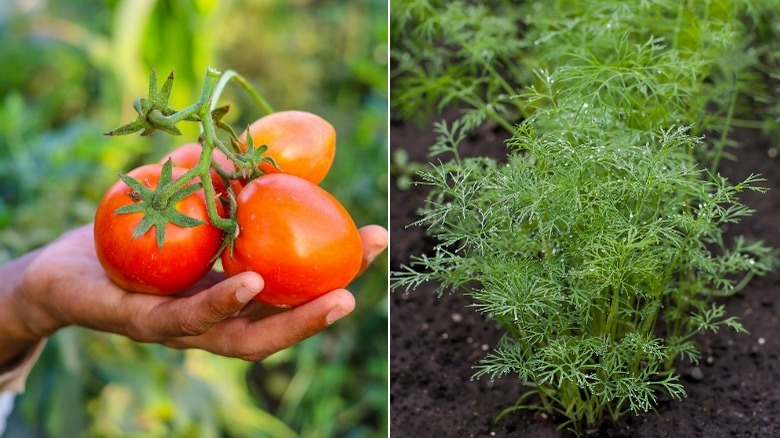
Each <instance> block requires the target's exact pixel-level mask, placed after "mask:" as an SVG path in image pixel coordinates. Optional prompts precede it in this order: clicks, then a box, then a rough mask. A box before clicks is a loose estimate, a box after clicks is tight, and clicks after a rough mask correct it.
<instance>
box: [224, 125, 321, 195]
mask: <svg viewBox="0 0 780 438" xmlns="http://www.w3.org/2000/svg"><path fill="white" fill-rule="evenodd" d="M249 133H250V134H251V135H252V140H253V141H254V145H255V147H260V146H262V145H264V144H265V145H268V151H267V152H266V155H267V156H269V157H273V159H274V160H275V161H276V165H277V166H279V168H280V169H281V173H286V174H289V175H295V176H298V177H301V178H303V179H305V180H308V181H311V182H313V183H314V184H319V183H320V181H322V180H323V178H325V175H327V174H328V170H330V166H331V165H332V164H333V158H334V156H335V155H336V130H335V129H334V128H333V125H331V124H330V123H328V122H327V121H326V120H325V119H323V118H322V117H320V116H318V115H316V114H312V113H308V112H305V111H279V112H276V113H272V114H269V115H267V116H265V117H261V118H260V119H258V120H256V121H255V122H254V123H252V124H251V125H249ZM246 135H247V132H246V131H244V132H243V133H242V134H241V136H240V137H239V146H240V147H241V149H242V150H243V151H246ZM260 169H261V170H262V171H263V172H265V173H278V172H280V170H277V169H276V168H274V167H273V166H272V165H271V164H268V163H264V164H262V165H261V166H260Z"/></svg>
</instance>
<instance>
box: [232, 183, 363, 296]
mask: <svg viewBox="0 0 780 438" xmlns="http://www.w3.org/2000/svg"><path fill="white" fill-rule="evenodd" d="M237 202H238V210H237V216H238V217H237V219H238V226H239V233H238V237H237V238H236V241H235V244H234V247H233V258H232V259H231V257H230V254H229V249H227V250H225V251H224V252H223V253H222V265H223V266H224V268H225V272H226V273H227V274H228V275H231V276H232V275H235V274H238V273H239V272H242V271H247V270H251V271H255V272H258V273H259V274H260V275H262V276H263V279H264V280H265V288H264V289H263V291H262V292H261V293H260V294H259V295H258V296H257V297H256V298H255V299H256V300H257V301H260V302H263V303H266V304H271V305H274V306H280V307H291V306H297V305H300V304H303V303H305V302H308V301H311V300H313V299H315V298H317V297H319V296H320V295H323V294H325V293H326V292H330V291H332V290H334V289H339V288H343V287H345V286H346V285H347V284H349V282H350V281H352V279H353V278H354V277H355V275H357V272H358V269H359V268H360V262H361V258H362V244H361V241H360V235H359V234H358V230H357V227H356V226H355V223H354V222H353V221H352V218H351V217H350V216H349V213H347V211H346V210H345V209H344V207H342V206H341V204H339V202H338V201H337V200H336V199H335V198H334V197H333V196H331V195H330V194H329V193H328V192H326V191H325V190H323V189H322V188H320V187H319V186H317V185H316V184H312V183H310V182H309V181H306V180H304V179H302V178H298V177H296V176H292V175H287V174H282V173H277V174H272V175H264V176H261V177H260V178H257V179H255V180H253V181H251V182H250V183H249V184H247V185H246V187H244V190H243V191H242V192H241V194H240V195H239V196H238V199H237Z"/></svg>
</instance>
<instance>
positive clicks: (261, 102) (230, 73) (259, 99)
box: [211, 70, 275, 116]
mask: <svg viewBox="0 0 780 438" xmlns="http://www.w3.org/2000/svg"><path fill="white" fill-rule="evenodd" d="M231 79H235V80H236V82H238V83H239V84H240V85H241V86H242V87H243V88H244V90H246V92H247V93H249V95H250V96H252V98H253V99H254V100H255V103H257V106H259V107H260V110H262V112H263V115H266V116H267V115H268V114H271V113H273V112H275V111H274V109H273V108H272V107H271V105H270V104H269V103H268V101H267V100H266V99H265V97H263V96H262V95H261V94H260V93H258V92H257V90H255V89H254V87H252V85H251V84H249V82H247V80H246V79H244V77H243V76H241V75H240V74H238V73H237V72H235V71H234V70H226V71H225V72H224V73H223V74H222V77H221V78H220V79H219V83H218V84H217V88H216V90H215V91H214V100H213V102H212V103H211V106H212V108H211V109H214V107H215V106H216V104H217V100H219V97H220V96H221V95H222V91H223V90H224V89H225V86H227V83H228V82H229V81H230V80H231Z"/></svg>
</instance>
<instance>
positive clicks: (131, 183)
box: [114, 160, 204, 249]
mask: <svg viewBox="0 0 780 438" xmlns="http://www.w3.org/2000/svg"><path fill="white" fill-rule="evenodd" d="M172 174H173V162H172V161H171V160H168V161H166V162H165V164H163V167H162V170H161V173H160V181H159V183H158V185H157V187H156V188H155V189H150V188H149V187H146V186H145V185H144V184H143V183H141V182H140V181H138V180H137V179H135V178H133V177H131V176H129V175H125V174H120V175H119V178H120V179H121V180H122V181H123V182H124V183H125V184H127V185H128V187H130V188H131V189H132V190H133V191H132V192H130V194H129V196H130V198H131V199H132V200H133V203H132V204H127V205H125V206H123V207H119V208H117V209H116V210H114V214H131V213H143V218H142V219H141V222H140V223H139V224H138V226H137V227H136V228H135V230H134V231H133V238H134V239H135V238H138V237H141V236H143V235H144V234H146V233H147V232H148V231H149V230H150V229H151V228H152V227H155V239H156V241H157V247H158V248H160V249H162V247H163V243H164V242H165V229H166V225H167V224H168V223H172V224H174V225H177V226H180V227H182V228H192V227H197V226H199V225H203V224H204V222H203V221H202V220H200V219H196V218H193V217H190V216H187V215H185V214H183V213H181V212H180V211H178V210H177V209H176V204H178V203H179V201H181V200H183V199H184V198H186V197H187V196H190V195H191V194H193V193H195V192H197V191H198V190H200V189H201V188H202V187H203V184H202V183H201V182H200V181H198V182H195V183H192V184H188V185H186V186H184V187H182V188H181V189H179V190H177V191H175V192H174V193H173V194H172V195H171V196H170V197H168V199H164V198H165V196H163V193H164V192H165V190H166V189H167V187H168V186H169V184H170V183H171V181H172V179H173V177H172Z"/></svg>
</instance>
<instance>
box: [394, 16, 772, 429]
mask: <svg viewBox="0 0 780 438" xmlns="http://www.w3.org/2000/svg"><path fill="white" fill-rule="evenodd" d="M412 3H413V4H421V3H423V4H425V5H428V6H430V3H428V2H412ZM404 5H405V6H407V4H406V3H404ZM746 5H747V3H745V2H736V1H726V0H712V1H708V2H698V1H689V2H672V1H664V0H660V1H649V0H646V1H630V2H623V1H617V0H615V1H606V0H586V1H576V2H574V1H557V2H556V1H550V2H541V1H539V2H531V3H529V4H525V5H523V6H522V7H521V8H519V10H520V11H521V15H520V16H521V17H522V21H523V22H524V23H526V24H527V29H525V31H524V34H523V36H522V39H518V40H513V41H511V42H509V44H510V45H511V46H513V47H520V48H521V49H522V50H523V51H524V54H523V57H522V58H523V59H522V65H518V66H515V67H514V68H522V69H526V70H527V71H533V72H534V75H533V76H527V77H526V79H527V80H528V85H527V86H526V87H524V88H522V89H520V88H518V90H517V91H516V92H515V93H514V94H512V95H513V104H514V105H516V108H519V109H520V110H521V111H522V114H523V115H524V121H523V122H522V123H520V124H519V125H517V126H516V127H514V128H513V129H512V130H511V132H513V133H514V135H513V136H512V138H511V139H510V140H509V141H508V147H509V152H508V161H507V163H505V164H498V163H497V162H495V161H494V160H491V159H488V158H468V159H461V157H460V155H459V154H458V145H459V143H460V141H461V140H462V139H463V138H464V133H466V132H468V131H469V130H470V129H471V128H472V127H473V126H474V123H475V120H478V118H476V117H475V116H474V114H476V113H474V112H469V113H466V115H464V118H462V119H460V120H457V121H455V122H454V123H452V124H451V125H449V126H448V125H447V124H446V123H440V124H438V125H437V127H436V129H437V132H438V133H439V135H440V138H439V141H438V142H437V144H436V145H434V146H433V147H432V148H431V152H432V153H433V154H438V155H441V154H444V153H447V152H449V153H452V156H453V158H452V159H451V160H450V161H448V162H445V163H440V164H438V165H435V166H433V167H432V168H431V169H430V170H428V171H425V172H422V173H421V178H422V183H423V184H427V185H430V186H432V187H433V191H432V193H431V195H430V196H429V198H428V201H427V202H426V205H425V206H424V208H423V209H422V218H421V219H420V220H419V221H418V222H417V223H416V225H420V226H424V227H427V229H428V231H429V233H430V234H431V235H433V236H435V237H436V238H438V240H439V241H440V244H439V245H437V246H436V248H435V250H434V253H433V254H431V255H421V256H418V257H415V258H413V261H412V263H411V265H410V266H404V267H403V268H402V269H401V270H400V271H399V272H395V273H393V287H394V288H406V290H411V289H414V288H416V287H417V286H418V285H419V284H421V283H422V282H425V281H435V282H437V283H438V285H439V292H440V293H443V292H444V291H447V290H453V291H463V292H464V293H466V294H468V295H469V296H470V297H471V298H472V300H473V303H474V305H475V306H476V307H477V308H478V309H479V310H480V312H482V313H483V314H485V315H486V316H487V317H488V318H490V319H492V320H494V321H496V322H498V323H499V324H500V325H501V326H502V327H503V329H504V330H505V334H504V336H503V337H502V339H501V341H500V343H499V345H498V346H497V347H496V348H495V349H494V350H493V351H492V352H491V353H490V354H488V355H487V356H486V357H485V358H484V359H483V360H482V361H481V363H480V364H479V365H478V367H477V372H476V375H475V377H479V376H489V377H490V378H496V377H502V376H505V375H507V374H512V375H516V376H517V377H518V378H519V379H520V381H521V382H523V383H525V384H529V385H531V386H532V387H533V388H534V389H533V390H532V391H530V392H529V393H527V394H526V395H525V396H524V397H523V398H522V399H521V400H519V401H518V403H517V405H516V406H515V407H513V408H510V409H508V410H507V411H511V410H513V409H524V408H532V409H543V410H545V411H548V412H556V413H558V414H560V415H561V416H562V417H564V418H565V421H563V422H562V424H561V427H568V428H569V429H571V430H572V431H574V432H575V433H577V434H579V433H581V432H582V430H583V428H590V427H594V426H596V425H598V424H599V423H600V422H601V421H602V420H603V419H604V418H611V419H612V420H616V419H617V418H618V417H619V416H620V415H621V414H623V413H625V412H627V411H634V412H639V411H647V410H649V409H650V408H651V407H652V406H653V404H654V401H655V400H656V397H657V394H658V393H659V392H665V393H667V394H669V395H671V396H672V397H675V398H680V397H681V396H682V395H683V394H684V389H683V387H682V385H681V384H680V382H679V377H678V375H677V373H676V372H675V369H674V364H675V361H676V360H677V359H680V358H683V359H686V360H690V361H693V362H696V361H698V359H699V352H698V349H697V345H696V344H695V342H694V336H695V335H697V334H698V333H701V332H703V331H707V330H709V331H717V330H718V329H719V328H720V327H723V326H726V327H730V328H732V329H735V330H737V331H744V329H743V327H742V325H741V324H740V323H739V322H738V321H737V320H736V319H735V318H733V317H726V316H725V310H724V307H723V306H722V305H721V304H718V303H715V302H714V301H713V298H714V297H719V296H727V295H731V294H733V293H735V292H736V291H738V290H740V289H741V288H742V287H744V286H745V284H746V283H747V281H749V279H750V278H751V277H752V276H754V275H762V274H765V273H766V272H768V271H769V270H770V269H772V268H773V266H774V263H775V260H774V258H773V257H772V255H771V250H770V249H769V248H767V247H765V246H764V245H763V244H761V243H748V242H746V241H745V240H743V239H741V238H737V239H736V240H735V241H734V242H729V243H727V242H725V241H724V237H723V232H722V226H723V225H724V224H728V223H734V222H738V221H739V220H740V219H741V218H742V217H745V216H748V215H750V214H751V213H752V210H750V209H749V208H748V207H747V206H745V205H743V204H741V203H740V202H739V200H738V194H739V193H740V192H743V191H745V190H754V191H759V192H760V191H762V190H763V189H761V188H760V186H759V185H760V182H761V181H762V180H761V178H760V177H758V176H751V177H749V178H747V179H746V180H745V181H743V182H740V183H737V184H731V183H730V182H729V181H727V180H726V179H725V178H723V177H721V176H720V175H719V174H717V173H716V172H715V171H714V169H716V168H717V164H718V160H720V158H721V156H722V154H723V147H724V146H725V145H726V144H727V143H726V135H727V134H728V131H729V129H730V127H731V126H732V123H733V122H734V120H736V119H735V117H734V115H735V113H736V112H737V111H738V109H739V105H738V102H739V99H738V98H737V96H738V95H739V94H740V93H741V91H740V90H741V89H742V88H744V87H747V86H748V85H749V83H750V82H751V80H752V79H751V75H750V74H748V73H749V72H750V71H751V68H752V66H754V65H755V62H754V61H755V59H753V58H754V57H755V55H754V54H750V53H748V55H747V56H746V57H742V58H740V57H739V56H737V54H739V53H745V52H746V47H747V45H746V44H747V43H746V42H747V41H749V40H750V32H749V28H748V27H747V26H746V25H744V24H742V22H741V21H739V20H737V19H735V17H740V16H742V15H744V14H748V13H749V12H750V11H751V10H752V9H749V8H747V9H746ZM394 7H395V5H394ZM460 7H461V9H462V8H463V7H464V6H463V5H462V4H461V5H460ZM410 10H413V9H410ZM400 11H401V12H403V11H404V9H403V8H401V9H400ZM425 11H426V12H425V13H426V14H429V15H428V16H423V15H409V16H412V17H418V19H419V20H420V21H418V22H416V23H414V24H415V26H417V27H416V28H415V29H413V30H412V31H411V34H414V32H415V31H416V30H417V31H419V32H421V35H432V34H433V32H432V31H430V30H426V31H421V30H419V28H423V27H425V25H424V23H425V20H423V18H425V19H426V20H427V19H432V20H434V21H435V22H437V23H439V24H438V25H439V26H442V28H441V29H439V28H436V31H437V32H439V34H441V35H447V29H446V23H447V22H446V21H444V20H443V19H439V20H436V19H435V15H433V14H434V13H435V12H436V11H439V12H440V11H441V9H438V10H434V9H432V8H428V9H425ZM399 13H400V12H399ZM407 14H410V13H408V12H407ZM396 31H397V32H400V31H398V30H396ZM456 33H457V32H456ZM433 41H434V42H436V44H437V46H439V47H440V48H444V49H446V48H447V47H450V46H452V45H456V46H457V44H460V41H459V40H453V41H451V40H449V39H446V38H445V39H442V40H435V39H434V40H433ZM456 41H457V42H456ZM436 50H437V49H435V48H430V51H431V53H434V52H436ZM734 59H742V61H739V62H738V61H734ZM452 60H453V59H452V58H447V57H446V56H442V57H441V58H439V59H438V61H437V62H439V63H440V64H441V65H440V67H438V68H440V70H438V72H439V73H440V74H441V75H442V76H446V74H447V72H449V71H450V70H447V69H449V68H456V69H457V68H460V66H458V67H452V66H450V65H449V64H448V62H450V61H452ZM423 68H424V67H421V69H423ZM475 68H476V67H475ZM426 71H428V70H426ZM479 71H480V70H479V69H478V68H477V69H475V70H474V71H473V72H471V73H468V74H473V75H474V76H476V78H475V80H477V79H483V78H484V79H485V80H486V81H488V82H490V81H491V80H494V78H493V79H492V77H491V76H489V75H488V76H484V75H482V76H480V75H479V74H478V73H479ZM501 72H502V74H512V75H514V78H513V81H514V80H515V79H518V78H523V76H522V75H521V74H518V73H513V72H512V70H511V69H504V70H501ZM406 73H407V72H406V71H405V72H404V74H406ZM458 73H463V71H458ZM419 74H420V77H422V76H424V71H423V70H421V71H420V72H419ZM463 74H464V75H466V76H468V74H467V73H463ZM430 79H431V80H432V81H438V79H436V78H435V77H431V78H430ZM458 81H460V82H459V83H465V82H467V81H466V80H465V79H462V78H458ZM513 81H506V82H505V83H513ZM397 84H398V85H399V86H405V85H407V82H401V81H399V82H397ZM486 90H487V91H489V90H491V89H490V87H489V86H485V87H483V89H482V90H481V91H479V92H482V93H483V94H481V97H482V98H483V99H485V100H483V101H482V102H489V101H490V99H491V95H490V94H489V93H485V91H486ZM457 91H458V90H453V91H452V93H456V92H457ZM404 93H405V90H403V89H402V90H397V91H396V96H402V97H403V96H405V94H404ZM443 101H444V102H445V103H451V102H452V99H450V98H449V97H447V98H444V100H443ZM464 102H466V103H467V104H469V103H470V102H469V101H468V100H464ZM403 104H404V102H401V103H400V105H401V106H402V105H403ZM475 107H476V106H475ZM484 115H485V117H492V116H491V115H489V114H486V113H485V114H484ZM502 117H503V116H502ZM705 133H708V134H709V133H715V135H714V138H713V139H712V140H709V141H705V139H704V137H703V136H702V134H705ZM700 160H704V165H702V164H701V163H700ZM708 169H709V170H708ZM532 396H535V397H536V398H537V399H538V403H533V404H532V403H530V402H528V403H526V400H530V397H532Z"/></svg>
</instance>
